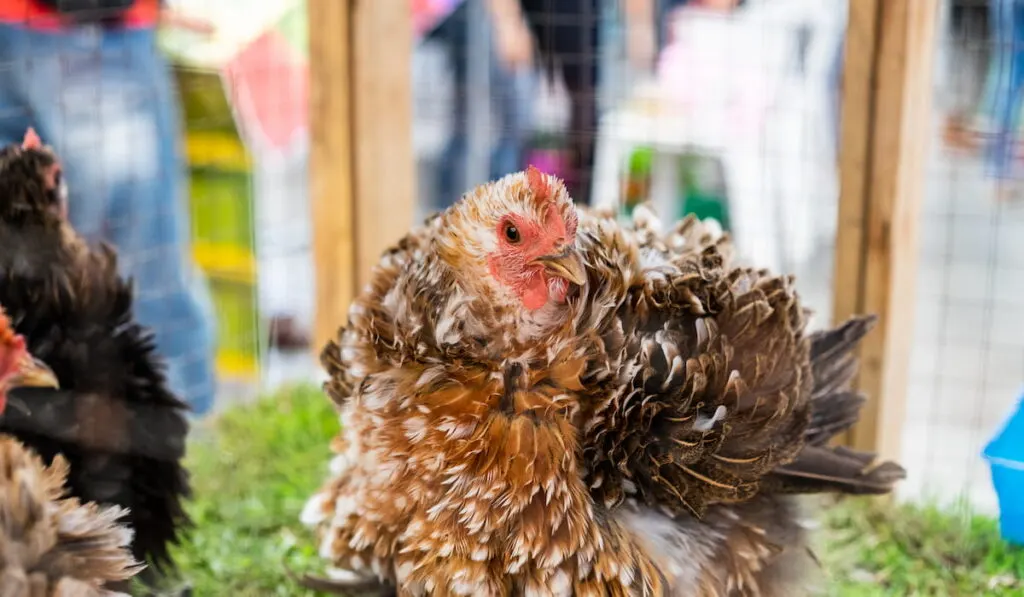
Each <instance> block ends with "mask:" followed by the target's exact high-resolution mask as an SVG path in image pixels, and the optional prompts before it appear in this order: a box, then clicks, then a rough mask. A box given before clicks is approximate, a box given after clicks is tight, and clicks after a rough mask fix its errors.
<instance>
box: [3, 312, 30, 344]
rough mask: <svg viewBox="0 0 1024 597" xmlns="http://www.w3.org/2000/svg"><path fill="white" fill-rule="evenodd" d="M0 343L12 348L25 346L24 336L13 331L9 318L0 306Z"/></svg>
mask: <svg viewBox="0 0 1024 597" xmlns="http://www.w3.org/2000/svg"><path fill="white" fill-rule="evenodd" d="M0 345H2V346H10V347H13V348H23V347H24V346H25V338H24V337H23V336H21V335H20V334H16V333H15V332H14V327H13V326H12V325H11V320H10V318H9V317H7V313H6V312H5V311H4V309H3V307H0Z"/></svg>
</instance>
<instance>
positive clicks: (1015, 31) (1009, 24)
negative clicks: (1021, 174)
mask: <svg viewBox="0 0 1024 597" xmlns="http://www.w3.org/2000/svg"><path fill="white" fill-rule="evenodd" d="M989 18H990V21H989V22H990V23H991V25H992V30H993V33H994V37H995V43H996V45H995V47H994V48H993V52H992V57H991V59H990V60H991V64H990V66H989V71H988V76H989V79H990V81H989V85H988V87H989V89H988V91H989V93H988V94H987V95H988V100H989V101H988V103H989V105H988V106H987V110H986V111H987V112H988V113H989V114H990V116H991V118H992V125H993V127H994V128H995V131H994V132H995V135H994V137H993V139H992V142H991V143H990V144H989V146H988V148H987V151H986V158H987V160H988V165H989V168H990V172H991V173H992V174H993V175H994V176H995V177H997V178H1000V179H1006V178H1009V177H1010V176H1012V175H1013V169H1014V168H1013V166H1014V164H1013V160H1014V157H1015V156H1014V144H1015V139H1016V136H1017V135H1016V132H1017V131H1016V127H1015V123H1016V120H1017V118H1016V117H1017V113H1018V112H1019V111H1020V102H1021V99H1022V94H1021V91H1022V90H1024V2H1022V1H1021V0H990V1H989Z"/></svg>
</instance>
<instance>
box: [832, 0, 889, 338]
mask: <svg viewBox="0 0 1024 597" xmlns="http://www.w3.org/2000/svg"><path fill="white" fill-rule="evenodd" d="M881 1H882V0H850V2H849V6H850V8H849V16H848V19H847V25H846V44H845V50H844V56H843V77H842V81H843V82H842V85H843V86H842V98H843V99H842V115H841V121H840V142H841V146H840V148H839V210H838V211H839V213H838V217H839V223H838V226H837V229H836V249H835V251H836V253H835V269H834V274H833V293H832V297H833V303H832V313H833V318H835V319H836V320H838V321H843V320H845V319H847V318H848V317H850V316H851V315H855V314H857V313H860V312H861V295H862V292H861V282H862V280H863V261H864V260H863V253H864V250H863V247H864V226H865V220H864V218H865V215H866V213H867V210H866V201H867V198H868V193H867V183H868V180H867V175H868V174H869V173H870V168H869V164H868V160H869V158H870V155H869V149H870V146H871V128H872V127H871V123H872V122H873V120H874V118H873V97H872V94H873V91H874V87H875V56H876V54H877V49H878V48H877V46H878V7H879V4H880V2H881Z"/></svg>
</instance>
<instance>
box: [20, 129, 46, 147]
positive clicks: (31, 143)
mask: <svg viewBox="0 0 1024 597" xmlns="http://www.w3.org/2000/svg"><path fill="white" fill-rule="evenodd" d="M42 146H43V140H42V139H40V138H39V135H37V134H36V130H35V129H34V128H32V127H28V130H27V131H25V139H24V140H23V141H22V142H21V147H22V149H39V148H40V147H42Z"/></svg>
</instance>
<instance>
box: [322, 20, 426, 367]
mask: <svg viewBox="0 0 1024 597" xmlns="http://www.w3.org/2000/svg"><path fill="white" fill-rule="evenodd" d="M307 14H308V20H309V40H310V50H309V54H310V56H309V63H310V66H309V68H310V86H311V89H310V101H311V106H310V132H311V138H312V140H311V155H310V178H311V180H310V196H311V201H312V205H311V210H310V214H311V217H312V218H313V255H314V261H315V271H316V321H315V323H314V333H313V337H314V345H313V349H314V351H315V352H317V353H319V352H320V349H321V348H322V347H323V345H324V343H325V342H326V341H327V340H328V339H330V338H333V337H334V335H335V332H336V331H337V329H338V327H339V326H341V325H343V324H344V323H345V321H346V319H347V312H348V307H349V303H350V302H351V301H352V298H353V297H354V296H355V294H356V292H357V291H358V289H359V287H360V286H361V285H362V284H364V283H365V282H366V280H367V279H368V274H369V271H370V268H371V267H372V266H373V265H374V264H375V263H376V262H377V260H378V259H379V257H380V254H381V252H382V251H383V250H384V249H385V248H387V247H388V246H389V245H390V244H392V243H394V242H395V241H396V240H398V239H399V238H400V237H401V236H402V235H403V234H405V232H407V231H408V229H409V224H410V223H411V221H412V215H413V212H414V208H415V205H414V201H415V195H416V170H415V157H414V155H413V147H412V66H411V64H412V52H413V45H412V40H413V27H412V14H411V6H410V4H409V2H408V0H308V7H307Z"/></svg>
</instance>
